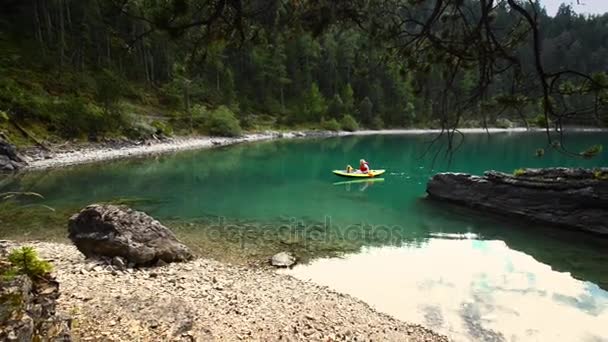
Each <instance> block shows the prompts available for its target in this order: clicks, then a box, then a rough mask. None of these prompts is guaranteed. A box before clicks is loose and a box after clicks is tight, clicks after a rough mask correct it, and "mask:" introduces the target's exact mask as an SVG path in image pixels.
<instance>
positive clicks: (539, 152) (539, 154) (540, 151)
mask: <svg viewBox="0 0 608 342" xmlns="http://www.w3.org/2000/svg"><path fill="white" fill-rule="evenodd" d="M535 155H536V157H538V158H541V157H542V156H544V155H545V149H544V148H537V149H536V152H535Z"/></svg>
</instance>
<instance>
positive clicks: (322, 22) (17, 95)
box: [0, 0, 608, 140]
mask: <svg viewBox="0 0 608 342" xmlns="http://www.w3.org/2000/svg"><path fill="white" fill-rule="evenodd" d="M446 2H447V4H446V5H445V6H444V7H440V6H438V7H440V8H441V10H442V12H441V13H442V14H441V16H440V18H439V17H438V18H439V20H437V21H436V23H433V25H435V27H434V28H433V29H429V30H428V31H429V32H431V31H432V32H433V35H432V36H431V35H430V34H428V37H427V39H426V40H425V41H424V42H422V41H418V43H420V44H419V46H417V49H415V50H412V49H410V48H409V47H408V49H402V48H396V46H397V45H398V44H402V43H403V39H404V38H403V37H401V38H394V37H395V36H397V35H392V32H393V31H392V30H393V29H394V26H391V25H389V24H386V23H385V22H384V21H386V22H387V23H388V22H390V21H394V20H395V18H402V17H408V18H413V19H409V20H410V21H411V22H414V23H415V22H416V21H415V19H416V18H419V19H420V21H422V20H423V19H424V18H426V17H429V16H430V15H436V14H437V13H436V11H435V10H434V8H433V6H431V4H428V3H426V2H424V1H422V2H421V1H409V2H408V1H387V2H386V3H385V2H373V1H355V2H352V3H353V4H355V3H356V5H357V6H359V7H358V8H357V9H356V10H357V11H358V12H357V13H355V14H352V13H351V12H352V11H354V10H355V9H353V8H350V7H348V6H350V5H349V4H348V3H349V2H340V1H337V2H335V3H334V4H330V5H327V6H331V7H323V5H322V3H323V1H286V0H266V1H262V0H257V1H251V2H244V3H241V2H240V1H228V2H226V1H209V2H197V1H187V0H155V1H139V0H138V1H131V0H78V1H76V0H48V1H45V0H12V1H3V2H2V4H0V12H1V13H2V14H1V17H0V50H1V51H2V52H1V54H0V74H1V75H2V77H1V78H0V128H2V127H4V128H5V131H6V132H8V133H7V134H12V133H11V132H14V131H15V129H14V126H16V127H19V129H20V130H21V129H27V130H28V131H29V132H31V134H33V135H38V136H41V137H44V138H49V137H55V138H57V139H65V138H69V139H73V138H77V139H80V138H82V139H91V140H96V139H98V138H99V137H103V136H116V135H125V136H127V137H130V138H140V137H144V136H149V135H150V134H154V133H157V134H165V135H171V134H174V133H179V134H187V133H193V132H196V133H205V134H214V135H238V134H240V133H241V131H242V130H261V129H268V128H285V129H289V128H323V129H327V130H351V131H352V130H357V129H359V128H369V129H381V128H411V127H412V128H413V127H416V128H437V127H444V126H446V125H449V126H454V127H481V126H484V127H486V126H496V127H510V126H511V125H514V124H516V125H525V126H540V127H545V126H547V127H549V126H550V125H551V122H552V121H555V122H558V123H559V125H560V126H561V125H565V124H574V125H586V126H605V125H606V124H608V115H607V114H606V111H605V110H604V108H603V105H604V103H605V100H606V99H608V97H606V96H605V94H604V93H603V92H604V91H605V88H606V86H607V85H608V77H606V75H605V74H604V73H603V72H604V71H606V70H607V69H608V65H607V63H608V14H604V15H593V16H588V15H580V14H577V13H575V12H574V11H573V10H572V8H571V7H569V6H567V5H562V6H561V8H560V9H559V11H558V13H557V15H556V16H554V17H550V16H548V15H547V13H546V11H545V10H544V9H543V8H542V5H541V4H539V3H538V2H531V1H530V2H529V3H524V4H522V7H520V8H523V9H522V10H525V11H527V13H534V18H532V19H534V20H535V22H536V23H538V25H537V26H538V35H539V37H538V45H536V40H534V41H533V40H532V38H533V37H534V38H536V36H535V35H533V33H536V32H532V31H533V30H531V29H530V27H526V25H525V22H522V17H521V16H519V15H517V13H516V11H515V10H514V9H513V8H512V6H509V3H508V2H506V1H495V2H494V1H488V4H487V5H485V3H486V1H484V0H481V1H477V0H467V1H453V0H449V1H447V0H446ZM450 2H451V4H450ZM509 2H511V1H509ZM378 3H383V5H382V6H393V7H391V9H392V10H394V12H395V13H398V14H397V15H396V16H394V17H389V16H388V15H387V13H388V10H389V9H388V7H381V6H380V5H378ZM437 3H441V1H437ZM227 4H228V5H227ZM480 4H481V6H479V5H480ZM229 5H230V6H229ZM224 6H227V7H224ZM484 6H486V7H484ZM303 7H306V9H307V11H302V10H301V9H302V8H303ZM479 7H480V8H481V12H479V11H478V9H479ZM226 8H228V9H229V10H228V9H226ZM311 8H312V9H314V11H312V10H311ZM328 8H329V9H331V11H330V12H331V14H327V16H328V17H330V18H328V19H326V18H325V16H324V13H326V12H328V11H329V9H328ZM484 8H487V9H488V11H487V12H485V11H484ZM435 9H436V8H435ZM467 9H468V12H466V10H467ZM463 12H464V13H465V14H463ZM450 13H452V16H450ZM455 13H460V14H461V15H462V16H461V19H458V18H456V14H455ZM307 16H308V17H307ZM310 16H313V17H312V19H311V18H310ZM481 17H483V18H486V19H485V21H484V23H485V24H484V25H487V27H488V30H492V32H493V33H492V34H489V33H487V34H482V33H479V37H480V38H469V37H466V35H465V33H463V32H467V31H466V30H463V31H462V32H460V31H459V30H458V27H465V26H466V27H468V26H469V25H468V22H467V18H468V19H470V20H471V22H473V23H474V22H475V21H476V20H478V18H481ZM389 18H390V19H389ZM404 22H406V21H405V20H404ZM451 22H456V23H455V24H450V23H451ZM481 22H482V21H481V20H480V23H481ZM403 25H405V26H407V25H412V24H408V23H405V24H403ZM451 25H452V26H451ZM454 25H459V26H454ZM421 27H422V26H421ZM413 30H415V31H416V34H417V35H422V34H427V32H426V31H425V29H424V28H421V29H419V28H415V29H413ZM471 32H477V31H473V30H472V31H471ZM488 32H489V31H488ZM437 37H439V38H442V39H443V38H444V39H445V42H450V41H451V42H454V41H456V39H460V40H459V41H458V42H459V43H460V45H459V46H458V51H459V52H462V53H460V54H459V53H457V52H453V51H452V50H455V49H456V48H452V47H450V46H452V45H449V44H443V45H440V44H439V43H437V42H438V41H439V38H437ZM487 37H490V38H491V39H490V38H487ZM476 39H477V40H476ZM491 40H499V41H500V42H501V44H495V45H491V44H490V45H488V46H492V50H488V51H491V52H492V53H494V54H495V55H494V54H493V55H492V56H491V57H489V58H493V60H492V61H494V60H496V59H499V58H503V57H504V59H506V60H509V59H515V57H516V58H517V60H518V61H521V63H519V64H518V70H519V71H520V72H521V74H519V73H516V72H511V71H505V72H502V70H501V71H500V72H499V71H498V69H500V68H501V67H502V66H504V65H506V64H504V63H502V64H500V63H496V65H491V64H492V63H489V64H488V63H487V60H486V57H484V56H483V55H482V54H483V53H484V52H483V51H485V48H484V46H485V45H483V42H486V41H491ZM421 42H422V43H421ZM479 42H481V43H479ZM424 44H428V46H427V45H424ZM402 45H403V46H405V45H406V44H405V43H403V44H402ZM453 46H456V43H454V45H453ZM503 47H506V48H509V49H510V51H511V52H509V53H510V54H508V53H505V52H504V51H502V52H501V50H503ZM450 49H451V50H450ZM497 51H498V52H500V55H498V54H497V53H498V52H497ZM464 53H466V54H471V55H473V57H471V58H469V59H467V56H464V55H463V54H464ZM535 53H538V54H539V56H538V58H539V60H538V61H537V63H536V65H541V64H540V63H542V66H543V68H544V70H545V71H547V70H548V71H547V72H549V71H550V72H552V73H553V74H552V75H553V76H552V77H554V78H553V79H549V77H548V76H547V77H544V78H543V81H545V80H549V81H551V82H550V84H545V89H548V88H549V86H550V87H553V86H554V84H553V83H554V82H555V83H556V84H557V85H556V86H555V89H558V91H556V94H555V95H554V94H549V93H548V92H545V94H544V95H543V91H542V87H539V86H538V80H535V79H534V78H533V77H531V76H530V75H532V74H534V70H535V68H534V65H535V62H534V60H535ZM501 56H502V57H501ZM511 56H515V57H511ZM507 57H508V58H507ZM453 65H458V66H459V67H460V68H459V69H458V71H457V72H454V73H453V74H452V73H451V70H452V68H451V66H453ZM462 66H464V67H462ZM504 70H512V69H509V67H504ZM541 70H542V69H541ZM570 70H575V71H570ZM561 72H563V73H570V74H571V77H570V78H565V79H559V80H558V78H559V77H560V76H561ZM572 75H573V76H572ZM578 75H583V76H584V77H582V81H580V80H579V81H577V80H575V78H576V77H577V76H578ZM448 80H449V84H448V82H447V81H448ZM577 82H578V83H577ZM544 83H548V82H544ZM552 89H553V88H552ZM448 90H449V91H448ZM468 94H475V95H474V96H470V101H467V104H466V105H462V106H460V105H459V103H460V102H458V104H457V102H456V100H457V99H459V98H464V97H467V98H469V97H468ZM557 107H560V108H562V109H563V110H562V112H564V113H566V114H563V115H558V114H555V113H554V112H557ZM571 107H576V108H579V109H577V110H576V111H575V110H572V109H571ZM580 108H582V109H580ZM452 112H457V113H458V115H456V116H454V115H453V113H452ZM551 114H554V115H555V117H552V115H551ZM575 114H576V115H575ZM13 140H19V138H18V137H17V135H16V134H14V136H13Z"/></svg>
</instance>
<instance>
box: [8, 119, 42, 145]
mask: <svg viewBox="0 0 608 342" xmlns="http://www.w3.org/2000/svg"><path fill="white" fill-rule="evenodd" d="M11 123H12V124H13V126H15V127H16V128H17V129H18V130H19V132H21V133H22V134H23V135H25V137H27V138H28V139H30V140H32V141H33V142H34V143H36V145H38V146H39V147H41V148H42V149H44V150H45V151H48V152H51V148H50V147H48V146H46V145H45V144H44V143H43V142H42V141H40V140H38V139H37V138H36V137H35V136H34V135H33V134H32V133H30V132H28V131H27V130H26V129H25V128H23V126H21V125H20V124H19V123H17V122H15V121H11Z"/></svg>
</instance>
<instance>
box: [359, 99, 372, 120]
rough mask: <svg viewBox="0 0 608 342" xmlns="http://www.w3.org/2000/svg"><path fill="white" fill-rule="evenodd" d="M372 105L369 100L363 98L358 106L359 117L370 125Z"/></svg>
mask: <svg viewBox="0 0 608 342" xmlns="http://www.w3.org/2000/svg"><path fill="white" fill-rule="evenodd" d="M373 109H374V104H373V103H372V101H371V100H370V99H369V97H365V98H364V99H363V100H362V101H361V103H360V104H359V117H360V118H361V120H363V121H364V122H367V123H370V122H371V120H372V116H373V112H372V111H373Z"/></svg>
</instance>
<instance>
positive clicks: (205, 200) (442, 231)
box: [0, 133, 608, 341]
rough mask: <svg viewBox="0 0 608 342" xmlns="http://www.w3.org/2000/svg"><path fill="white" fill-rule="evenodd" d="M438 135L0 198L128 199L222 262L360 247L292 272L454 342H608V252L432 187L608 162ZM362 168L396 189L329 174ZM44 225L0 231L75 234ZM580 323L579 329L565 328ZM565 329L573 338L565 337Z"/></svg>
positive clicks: (245, 149)
mask: <svg viewBox="0 0 608 342" xmlns="http://www.w3.org/2000/svg"><path fill="white" fill-rule="evenodd" d="M433 137H434V136H429V135H395V136H389V135H387V136H360V137H356V136H354V137H353V136H351V137H339V138H327V139H313V140H289V141H274V142H262V143H253V144H246V145H239V146H231V147H227V148H220V149H214V150H203V151H190V152H182V153H178V154H174V155H165V156H160V157H152V158H146V159H138V160H128V161H115V162H107V163H103V164H95V165H85V166H77V167H71V168H67V169H63V170H48V171H41V172H33V173H29V174H25V175H22V176H20V177H18V178H12V179H4V180H0V184H4V185H3V187H2V188H1V189H0V191H4V190H21V191H24V190H27V191H35V192H38V193H41V194H43V195H45V197H46V198H45V199H44V200H32V201H30V202H27V203H28V204H44V205H48V206H50V207H53V208H55V210H57V212H66V213H67V212H72V213H73V212H74V211H75V210H76V209H77V208H80V207H82V206H85V205H87V204H90V203H93V202H103V201H117V200H120V201H123V202H127V203H130V204H131V205H132V206H134V207H135V208H137V209H140V210H145V211H146V212H148V213H149V214H151V215H152V216H154V217H156V218H158V219H160V220H161V221H163V222H165V223H167V222H169V223H170V226H171V227H172V228H174V229H178V234H179V235H180V236H182V237H184V238H187V240H188V241H189V242H191V243H192V244H198V245H199V246H201V248H202V249H207V250H211V249H214V250H216V251H217V252H216V255H219V256H220V257H221V254H222V253H225V254H227V253H228V251H230V253H233V254H246V253H250V254H255V255H258V256H264V257H265V256H267V255H268V254H269V253H271V252H274V251H277V250H293V251H294V252H296V253H297V254H298V255H302V256H305V259H310V258H312V259H314V258H315V257H317V256H324V255H332V254H335V253H340V252H347V255H346V256H345V257H344V258H343V259H329V260H326V259H317V260H313V261H312V262H311V263H310V264H308V265H304V266H300V267H297V268H296V269H294V270H292V272H294V274H295V275H297V276H301V277H304V278H312V279H313V280H315V281H318V282H321V283H326V284H328V285H331V286H334V287H336V288H338V289H340V290H343V291H345V292H348V293H351V294H354V295H356V296H360V297H362V298H363V299H366V300H368V301H369V302H370V303H371V304H372V305H375V306H377V307H378V308H380V309H382V310H384V311H387V312H389V313H392V314H394V315H396V316H398V317H401V318H404V319H406V320H410V321H415V322H419V323H423V324H425V325H428V326H431V327H434V328H436V329H437V330H439V331H441V332H444V333H446V334H449V335H450V336H452V337H454V338H462V339H477V340H480V339H481V340H513V341H514V340H517V341H522V340H524V341H527V340H533V341H536V340H538V341H546V340H560V341H562V340H563V341H571V340H581V341H584V340H590V341H594V339H593V338H595V340H598V339H599V340H601V339H602V338H603V337H604V336H608V330H607V329H608V325H606V324H604V325H603V326H602V325H601V324H599V322H600V321H601V320H603V321H604V322H606V314H607V312H608V308H607V307H608V303H607V301H606V296H607V294H606V291H605V290H602V288H603V289H607V288H608V266H607V265H608V253H606V251H607V250H608V248H607V247H608V241H606V240H601V239H599V238H598V237H596V236H591V235H586V234H577V233H570V232H566V231H563V230H558V229H554V228H548V227H541V226H538V225H534V224H528V223H516V222H509V221H506V220H504V219H502V218H497V217H493V216H483V214H480V213H473V212H471V211H468V210H465V209H460V208H456V207H452V206H447V205H440V204H438V203H433V202H429V201H427V200H425V198H424V195H425V183H426V181H427V179H428V178H429V177H430V176H431V175H432V174H434V173H436V172H440V171H456V172H469V173H477V174H480V173H482V172H483V171H485V170H488V169H495V170H501V171H505V172H512V171H513V170H514V169H517V168H521V167H547V166H583V167H596V166H608V153H606V152H604V153H603V154H602V155H600V156H599V157H597V158H594V159H591V160H583V159H577V158H571V157H568V156H566V155H564V154H561V153H558V152H555V151H553V150H551V149H546V153H545V155H544V156H543V157H542V158H538V157H536V156H535V150H536V149H537V148H542V147H546V140H545V137H544V135H543V134H531V133H511V134H507V133H497V134H492V135H491V136H487V135H485V134H469V135H466V137H465V140H464V143H463V145H462V146H461V147H460V148H459V149H458V150H457V151H456V152H455V154H453V155H452V158H451V160H448V158H446V157H445V155H444V153H443V152H441V153H439V154H438V153H436V152H437V151H436V150H435V149H433V148H431V149H430V150H429V151H427V149H428V148H429V146H430V145H429V142H430V141H431V140H432V139H433ZM597 143H602V144H603V145H604V146H608V136H607V134H605V133H585V134H582V133H581V134H569V135H568V136H567V138H566V146H567V147H568V148H569V149H570V150H572V151H581V150H583V149H585V148H587V147H589V146H590V145H593V144H597ZM437 146H443V147H444V146H445V144H439V145H437V144H436V145H434V146H432V147H437ZM435 157H436V158H435ZM360 158H365V159H367V160H368V161H369V162H370V163H371V166H372V168H385V169H387V170H388V171H387V173H386V174H385V176H384V177H383V179H384V180H383V181H381V180H380V181H374V182H363V183H361V182H359V183H350V182H347V181H348V179H344V178H338V177H336V176H334V175H333V174H331V170H332V169H336V168H343V167H345V166H346V165H347V164H349V163H350V164H352V165H353V166H356V164H357V162H358V160H359V159H360ZM345 181H346V183H344V182H345ZM2 220H4V221H2ZM16 220H17V219H15V220H13V221H16ZM20 220H24V216H21V218H20ZM25 220H26V221H33V220H34V218H32V219H31V220H30V219H28V218H27V216H25ZM36 220H40V223H39V224H37V225H35V228H34V226H32V225H24V224H23V222H22V221H20V222H12V221H11V218H10V217H9V218H6V217H4V218H2V219H0V222H1V223H2V224H3V225H4V226H5V227H10V229H7V228H4V229H2V227H0V238H1V237H14V235H19V234H26V235H27V236H28V237H30V238H40V237H42V238H47V237H49V236H53V234H55V235H60V236H64V235H65V217H59V219H55V220H50V219H49V220H41V219H40V217H39V216H37V217H36ZM57 222H59V224H57ZM15 227H19V228H15ZM175 227H177V228H175ZM252 251H253V252H252ZM566 319H567V321H570V322H577V323H576V324H574V323H571V324H569V325H568V324H565V323H562V322H563V321H561V320H566ZM552 322H554V323H555V324H557V325H559V326H560V329H556V328H555V326H553V327H552V324H553V323H552ZM602 329H603V330H602ZM558 330H559V331H561V332H560V334H562V335H552V334H555V332H554V331H558ZM479 334H481V335H479Z"/></svg>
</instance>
